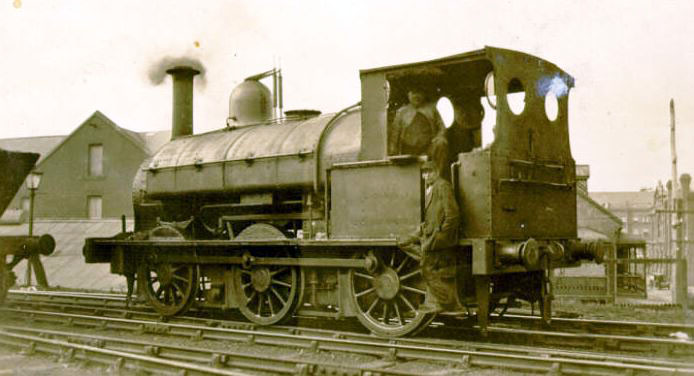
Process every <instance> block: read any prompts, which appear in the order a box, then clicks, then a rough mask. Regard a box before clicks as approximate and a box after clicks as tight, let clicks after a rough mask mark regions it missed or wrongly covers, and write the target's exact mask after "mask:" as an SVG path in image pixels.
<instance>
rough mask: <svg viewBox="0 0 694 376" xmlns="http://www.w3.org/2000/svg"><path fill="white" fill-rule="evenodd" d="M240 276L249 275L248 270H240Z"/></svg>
mask: <svg viewBox="0 0 694 376" xmlns="http://www.w3.org/2000/svg"><path fill="white" fill-rule="evenodd" d="M241 274H246V275H251V272H250V271H248V270H243V269H241Z"/></svg>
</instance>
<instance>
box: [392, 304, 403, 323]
mask: <svg viewBox="0 0 694 376" xmlns="http://www.w3.org/2000/svg"><path fill="white" fill-rule="evenodd" d="M393 308H395V316H397V317H398V322H399V323H400V325H404V324H405V320H403V319H402V314H401V313H400V307H399V306H398V302H397V301H393Z"/></svg>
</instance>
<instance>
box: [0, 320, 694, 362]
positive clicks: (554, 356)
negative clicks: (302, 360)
mask: <svg viewBox="0 0 694 376" xmlns="http://www.w3.org/2000/svg"><path fill="white" fill-rule="evenodd" d="M5 311H6V312H7V311H9V312H10V313H16V314H17V316H19V317H20V318H28V319H33V320H41V321H46V322H52V323H67V324H71V325H77V326H88V327H89V326H91V327H93V326H96V327H99V328H103V329H107V328H110V329H118V330H137V331H139V332H141V333H156V334H164V335H178V336H187V337H192V338H200V339H216V340H232V341H237V342H245V343H253V344H265V345H279V346H290V347H298V348H304V349H308V350H312V351H317V350H325V351H343V352H353V353H359V354H366V355H375V356H381V357H383V358H384V359H389V360H394V359H408V360H421V359H425V360H430V361H445V362H451V363H455V362H458V363H462V364H463V365H464V366H480V367H503V368H511V369H516V370H522V371H528V372H550V371H553V372H554V371H556V370H557V369H560V370H561V372H562V373H566V374H581V375H584V374H585V375H591V374H596V375H597V374H606V373H607V374H614V373H619V374H623V373H624V372H625V371H628V372H632V373H634V374H652V373H674V372H677V373H678V374H692V375H694V369H693V368H691V367H690V366H689V365H688V364H684V363H677V362H671V361H660V360H652V359H643V358H636V359H635V358H632V357H618V356H609V355H602V354H585V353H570V352H566V351H563V352H555V351H552V350H548V349H537V348H535V349H527V350H525V351H530V352H531V353H534V354H536V355H534V356H533V355H527V354H522V353H520V352H521V351H524V350H522V349H519V348H518V347H511V346H504V345H495V346H490V347H493V350H492V349H489V350H487V351H478V350H470V349H466V348H460V345H461V344H460V343H458V346H453V347H451V346H450V345H444V344H442V345H439V346H436V345H435V343H436V342H435V341H434V342H431V343H428V344H417V345H414V344H406V343H403V341H401V340H390V341H387V340H385V339H382V338H376V337H371V338H369V339H359V340H358V339H345V338H342V335H335V336H333V337H325V336H315V335H309V336H302V335H300V333H299V334H297V333H298V332H300V331H298V330H296V331H294V332H292V333H276V332H262V331H258V330H241V329H228V328H207V327H201V326H195V325H184V324H175V323H154V322H147V321H142V320H126V319H118V318H104V317H90V316H84V315H72V314H58V313H47V312H38V311H21V310H5ZM596 356H597V357H596ZM582 358H587V359H582Z"/></svg>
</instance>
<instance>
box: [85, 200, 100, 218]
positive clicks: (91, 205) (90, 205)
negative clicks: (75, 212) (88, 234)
mask: <svg viewBox="0 0 694 376" xmlns="http://www.w3.org/2000/svg"><path fill="white" fill-rule="evenodd" d="M87 216H88V217H89V219H98V218H101V196H88V197H87Z"/></svg>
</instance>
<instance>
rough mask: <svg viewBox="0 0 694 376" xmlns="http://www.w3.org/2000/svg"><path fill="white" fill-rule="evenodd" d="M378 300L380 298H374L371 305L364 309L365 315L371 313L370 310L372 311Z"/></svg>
mask: <svg viewBox="0 0 694 376" xmlns="http://www.w3.org/2000/svg"><path fill="white" fill-rule="evenodd" d="M379 301H381V298H376V299H374V301H373V303H371V306H370V307H369V309H367V310H366V314H367V315H370V314H371V311H373V309H374V307H376V304H378V302H379Z"/></svg>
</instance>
